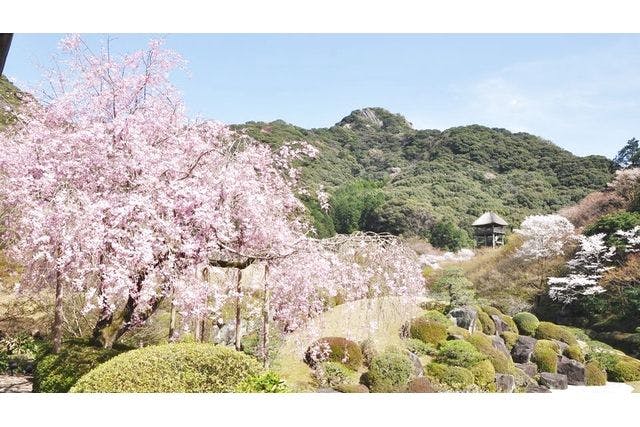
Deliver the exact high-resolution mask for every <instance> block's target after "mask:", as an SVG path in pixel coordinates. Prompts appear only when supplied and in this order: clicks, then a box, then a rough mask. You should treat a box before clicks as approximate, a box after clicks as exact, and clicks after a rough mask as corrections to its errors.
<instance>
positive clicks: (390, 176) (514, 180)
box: [236, 108, 612, 233]
mask: <svg viewBox="0 0 640 427" xmlns="http://www.w3.org/2000/svg"><path fill="white" fill-rule="evenodd" d="M236 128H239V129H244V130H245V131H246V132H247V133H248V134H249V135H251V136H253V137H254V138H256V139H258V140H260V141H263V142H266V143H269V144H271V145H274V146H278V145H280V144H282V142H283V141H292V140H294V141H295V140H304V141H308V142H310V143H312V144H314V145H315V146H316V147H317V148H318V149H319V150H320V152H319V155H318V157H317V158H316V159H315V160H313V161H309V162H305V163H304V164H303V165H302V176H303V181H304V182H305V183H306V184H307V185H308V186H309V187H311V188H317V186H319V185H324V186H325V187H327V188H329V189H330V190H331V189H335V188H336V187H338V186H340V185H343V184H345V183H347V182H349V181H352V180H354V179H356V178H361V179H367V180H378V181H379V182H381V185H382V188H383V190H384V194H385V202H384V205H383V206H382V207H380V209H379V210H378V212H377V216H378V218H377V221H378V224H377V226H378V228H379V229H378V230H374V231H390V232H394V231H399V232H404V233H409V232H410V231H411V230H410V227H409V225H408V224H410V220H409V219H408V218H410V217H412V216H413V217H415V218H422V221H423V222H424V218H431V219H433V220H436V221H437V220H443V219H447V220H451V221H453V222H455V223H456V224H458V225H460V226H461V227H463V228H467V229H468V228H469V225H470V224H471V222H472V221H473V220H474V219H475V218H476V217H477V216H479V215H480V214H482V213H483V212H484V211H487V210H492V211H495V212H497V213H499V214H500V215H501V216H503V217H504V218H505V219H506V220H507V221H508V222H510V223H511V224H518V223H519V222H520V221H521V220H522V219H523V218H524V217H525V216H526V215H529V214H532V213H550V212H555V211H557V210H558V209H560V208H562V207H564V206H566V205H569V204H572V203H575V202H577V201H578V200H580V199H581V198H582V197H584V196H585V195H586V194H588V193H589V192H591V191H593V190H595V189H600V188H602V187H604V186H605V185H606V183H607V182H608V181H609V180H610V178H611V176H612V175H611V166H612V163H611V161H610V160H608V159H606V158H605V157H602V156H587V157H577V156H574V155H573V154H571V153H570V152H568V151H566V150H563V149H561V148H560V147H558V146H556V145H554V144H552V143H551V142H548V141H545V140H543V139H541V138H539V137H537V136H534V135H530V134H527V133H512V132H509V131H507V130H505V129H497V128H487V127H484V126H479V125H471V126H462V127H455V128H451V129H447V130H444V131H439V130H416V129H414V128H413V127H412V126H411V124H410V123H409V122H407V121H406V120H405V119H404V117H402V116H401V115H398V114H392V113H390V112H388V111H386V110H384V109H381V108H367V109H363V110H357V111H354V112H352V113H351V114H350V115H349V116H347V117H345V118H343V119H342V120H341V121H340V122H339V123H337V124H336V125H334V126H332V127H330V128H320V129H311V130H307V129H303V128H300V127H296V126H293V125H290V124H287V123H285V122H283V121H281V120H278V121H275V122H271V123H264V122H248V123H245V124H242V125H238V126H236ZM393 218H400V219H399V221H400V222H401V223H400V224H395V223H393V224H391V223H392V222H393V220H392V219H393ZM390 222H391V223H390ZM402 222H404V224H403V223H402ZM427 222H428V221H427ZM394 227H395V228H396V229H393V228H394ZM385 228H387V229H385Z"/></svg>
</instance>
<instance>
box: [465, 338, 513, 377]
mask: <svg viewBox="0 0 640 427" xmlns="http://www.w3.org/2000/svg"><path fill="white" fill-rule="evenodd" d="M467 341H468V342H470V343H471V344H473V346H474V347H475V348H476V349H477V350H478V351H479V352H480V353H483V354H484V355H485V356H487V357H488V358H489V360H490V361H491V364H492V365H493V367H494V368H495V370H496V372H497V373H499V374H511V373H513V370H514V369H515V365H514V363H513V361H512V360H511V358H510V357H508V356H507V355H505V354H504V353H502V352H501V351H500V350H498V349H496V348H494V347H493V344H492V342H491V338H489V337H488V336H486V335H485V334H483V333H481V332H474V333H473V334H471V336H469V338H467Z"/></svg>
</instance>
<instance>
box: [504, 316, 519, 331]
mask: <svg viewBox="0 0 640 427" xmlns="http://www.w3.org/2000/svg"><path fill="white" fill-rule="evenodd" d="M500 319H501V320H502V321H503V322H504V323H506V324H507V328H509V330H508V332H513V333H515V334H518V335H520V331H519V330H518V325H516V322H514V321H513V318H512V317H511V316H507V315H506V314H501V315H500Z"/></svg>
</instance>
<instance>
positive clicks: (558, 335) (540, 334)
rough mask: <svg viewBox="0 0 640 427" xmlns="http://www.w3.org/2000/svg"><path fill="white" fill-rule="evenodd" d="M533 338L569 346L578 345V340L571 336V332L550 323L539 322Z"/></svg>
mask: <svg viewBox="0 0 640 427" xmlns="http://www.w3.org/2000/svg"><path fill="white" fill-rule="evenodd" d="M535 336H536V338H538V339H540V340H558V341H562V342H563V343H566V344H569V345H577V344H578V340H577V339H576V337H575V335H573V332H571V331H570V330H569V329H567V328H564V327H562V326H560V325H556V324H555V323H551V322H540V324H539V325H538V328H537V329H536V335H535Z"/></svg>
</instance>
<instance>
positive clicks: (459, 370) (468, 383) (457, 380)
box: [426, 363, 475, 391]
mask: <svg viewBox="0 0 640 427" xmlns="http://www.w3.org/2000/svg"><path fill="white" fill-rule="evenodd" d="M426 374H427V375H428V376H431V377H433V378H435V379H436V380H438V382H439V383H441V384H443V385H446V386H447V387H448V388H449V389H451V390H453V391H465V390H469V389H470V388H471V387H473V385H474V380H475V377H474V375H473V373H472V372H471V371H470V370H469V369H467V368H463V367H460V366H447V365H443V364H441V363H430V364H428V365H427V367H426Z"/></svg>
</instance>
